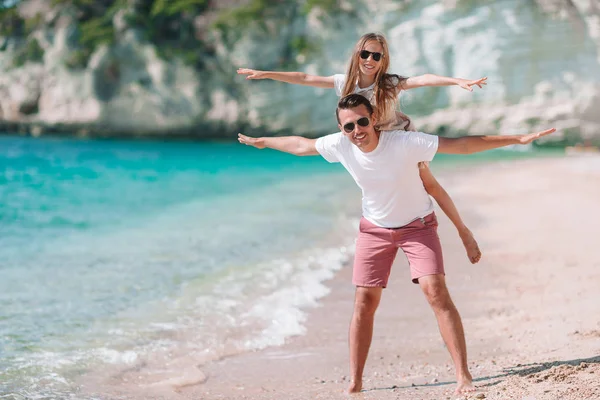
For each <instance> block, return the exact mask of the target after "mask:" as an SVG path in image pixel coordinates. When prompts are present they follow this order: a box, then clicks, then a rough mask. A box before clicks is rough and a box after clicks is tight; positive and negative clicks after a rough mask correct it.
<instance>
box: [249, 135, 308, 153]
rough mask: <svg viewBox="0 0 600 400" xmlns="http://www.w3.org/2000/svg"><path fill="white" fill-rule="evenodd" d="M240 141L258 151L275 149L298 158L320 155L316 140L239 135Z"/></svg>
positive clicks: (294, 137)
mask: <svg viewBox="0 0 600 400" xmlns="http://www.w3.org/2000/svg"><path fill="white" fill-rule="evenodd" d="M238 141H239V142H240V143H242V144H245V145H247V146H254V147H256V148H257V149H264V148H265V147H266V148H269V149H274V150H279V151H283V152H285V153H290V154H294V155H296V156H316V155H318V154H319V152H318V151H317V148H316V146H315V143H316V141H317V140H316V139H308V138H305V137H302V136H279V137H259V138H253V137H250V136H246V135H242V134H241V133H238Z"/></svg>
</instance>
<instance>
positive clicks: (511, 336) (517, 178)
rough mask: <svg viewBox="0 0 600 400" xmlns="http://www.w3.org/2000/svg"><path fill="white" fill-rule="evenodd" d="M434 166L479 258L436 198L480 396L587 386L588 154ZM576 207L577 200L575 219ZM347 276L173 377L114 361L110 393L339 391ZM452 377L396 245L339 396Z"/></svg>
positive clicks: (596, 214) (596, 364)
mask: <svg viewBox="0 0 600 400" xmlns="http://www.w3.org/2000/svg"><path fill="white" fill-rule="evenodd" d="M474 170H475V171H474ZM434 172H435V173H436V176H437V177H438V179H439V180H440V182H441V183H442V185H443V186H444V187H445V188H446V189H447V190H448V192H449V193H450V194H451V196H452V198H453V199H454V201H455V202H456V204H457V207H458V209H459V211H460V212H461V215H462V217H463V219H464V220H465V222H466V223H467V225H468V226H469V228H470V229H471V230H472V231H473V232H474V234H475V237H476V238H477V240H478V241H479V244H480V247H481V248H482V252H483V258H482V261H481V262H480V263H479V264H476V265H471V264H470V263H469V262H468V260H467V258H466V255H465V253H464V249H463V247H462V243H461V242H460V239H459V237H458V235H457V233H456V232H455V230H454V227H453V226H452V225H451V223H450V222H449V220H448V219H447V218H446V216H445V215H444V214H443V213H442V212H441V211H440V210H438V209H436V213H437V215H438V217H439V219H440V227H439V234H440V237H441V240H442V246H443V249H444V257H445V262H446V269H447V274H448V275H447V280H448V286H449V289H450V291H451V294H452V296H453V299H454V301H455V303H456V305H457V308H458V310H459V312H460V313H461V315H462V318H463V323H464V325H465V331H466V336H467V347H468V351H469V366H470V369H471V373H472V374H473V376H474V378H475V383H476V385H478V386H479V387H480V388H481V389H482V391H483V392H482V393H483V395H484V396H485V398H488V399H513V398H514V399H522V398H524V397H526V396H532V397H531V398H535V399H537V400H540V399H556V398H561V399H580V398H597V397H600V389H599V388H597V385H594V384H593V383H594V380H593V378H596V381H597V379H598V374H600V357H599V356H598V354H599V352H600V340H599V339H600V321H599V319H598V318H597V317H596V318H594V316H597V315H600V305H599V304H597V301H595V298H596V296H595V293H596V292H597V290H596V288H597V287H598V285H599V284H600V273H598V271H600V256H598V255H596V254H594V253H593V252H591V253H590V252H587V251H585V250H586V249H593V248H594V247H593V243H594V242H595V241H594V238H593V237H594V234H593V232H594V231H597V227H598V226H600V211H598V210H596V209H595V208H594V207H593V205H594V204H595V203H596V202H597V201H598V199H600V187H593V185H590V184H589V183H588V182H593V180H592V179H595V181H596V182H599V181H600V157H596V156H591V157H589V158H588V157H548V158H534V159H524V160H517V161H515V160H511V161H505V162H502V161H500V162H492V163H487V164H485V165H477V167H476V168H473V166H457V167H456V168H455V169H454V168H453V169H452V170H451V171H448V172H444V171H441V172H438V171H434ZM490 182H493V185H490ZM565 187H567V188H565ZM584 194H585V195H584ZM580 210H585V212H586V218H585V221H584V222H586V224H583V225H582V224H581V223H580V222H581V221H579V220H578V216H579V215H580ZM558 211H560V212H558ZM580 230H581V231H582V232H581V233H580V232H579V231H580ZM575 238H576V239H575ZM565 243H566V244H567V245H565ZM550 267H551V268H550ZM350 275H351V266H348V265H346V266H345V267H344V268H342V269H341V270H340V271H338V273H337V274H336V275H335V277H334V278H333V279H331V280H329V281H327V282H326V283H325V284H326V285H327V286H328V287H329V288H330V290H331V291H330V293H329V295H327V296H326V297H324V298H322V299H321V301H320V303H319V306H318V307H317V308H313V309H309V310H306V313H307V315H308V318H307V322H306V325H305V326H306V331H307V333H306V334H305V335H303V336H295V337H292V338H290V339H288V340H287V341H286V343H285V344H284V345H282V346H280V347H271V348H266V349H264V350H259V351H255V352H251V353H246V354H242V355H237V356H233V357H228V358H224V359H221V360H220V361H216V362H213V363H211V364H207V365H202V366H197V369H198V370H199V371H201V374H202V378H203V379H199V380H197V381H196V382H192V381H190V382H189V384H188V385H185V384H184V385H180V386H179V387H177V388H175V389H174V388H173V387H172V386H169V385H158V386H155V385H147V386H145V387H141V386H140V385H137V384H135V383H131V382H135V381H134V379H135V376H136V371H125V372H124V373H123V374H120V376H119V377H115V378H118V379H117V381H118V382H117V383H119V385H118V386H117V388H115V389H114V390H115V391H114V392H112V393H111V394H114V395H115V396H116V395H118V396H124V397H125V398H140V399H141V398H146V399H147V398H167V399H171V398H173V399H188V398H189V399H199V398H200V399H273V400H274V399H296V398H297V399H300V398H302V399H306V398H310V399H338V398H348V396H347V395H345V389H346V387H347V385H348V378H347V375H348V354H347V353H348V350H347V330H348V324H349V320H350V316H351V312H352V301H353V294H354V287H353V286H352V285H351V283H350ZM582 362H583V364H582ZM454 382H455V378H454V370H453V367H452V364H451V359H450V356H449V354H448V353H447V351H446V349H445V347H444V345H443V343H442V340H441V337H440V335H439V333H438V330H437V325H436V322H435V318H434V316H433V313H432V312H431V310H430V309H429V306H428V305H427V304H426V301H425V298H424V296H423V295H422V294H421V293H420V289H419V288H418V286H417V285H414V284H412V283H411V282H410V278H409V271H408V268H407V264H406V261H405V258H404V257H403V256H402V255H401V254H399V255H398V257H397V260H396V263H395V264H394V267H393V270H392V276H391V278H390V284H389V287H388V288H387V289H386V290H385V291H384V296H383V298H382V303H381V305H380V307H379V310H378V312H377V316H376V320H375V332H374V337H373V344H372V347H371V351H370V354H369V358H368V360H367V365H366V368H365V375H364V385H363V386H364V389H365V390H364V391H363V392H362V393H361V394H359V395H356V396H352V398H361V399H363V398H364V399H414V398H415V397H416V398H423V399H444V398H456V396H455V395H454V394H453V390H454V385H455V384H454ZM98 383H100V382H98ZM96 389H98V387H96ZM476 394H477V393H476ZM476 394H474V395H472V396H469V397H470V398H475V395H476ZM578 396H579V397H578ZM581 396H587V397H581ZM592 396H595V397H592Z"/></svg>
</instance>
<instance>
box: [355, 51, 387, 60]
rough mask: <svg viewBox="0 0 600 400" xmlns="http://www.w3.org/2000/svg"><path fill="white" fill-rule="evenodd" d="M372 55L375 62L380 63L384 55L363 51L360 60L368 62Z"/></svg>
mask: <svg viewBox="0 0 600 400" xmlns="http://www.w3.org/2000/svg"><path fill="white" fill-rule="evenodd" d="M370 55H372V56H373V60H375V61H379V60H381V57H383V54H381V53H374V52H372V51H369V50H361V51H360V58H362V59H363V60H366V59H367V58H369V56H370Z"/></svg>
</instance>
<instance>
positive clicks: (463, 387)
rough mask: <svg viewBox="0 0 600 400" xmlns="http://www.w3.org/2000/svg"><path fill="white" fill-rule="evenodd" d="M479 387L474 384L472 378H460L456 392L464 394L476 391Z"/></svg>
mask: <svg viewBox="0 0 600 400" xmlns="http://www.w3.org/2000/svg"><path fill="white" fill-rule="evenodd" d="M477 390H478V389H477V388H476V387H475V386H473V381H472V379H460V380H459V381H458V386H456V391H455V393H456V394H458V395H464V394H469V393H473V392H476V391H477Z"/></svg>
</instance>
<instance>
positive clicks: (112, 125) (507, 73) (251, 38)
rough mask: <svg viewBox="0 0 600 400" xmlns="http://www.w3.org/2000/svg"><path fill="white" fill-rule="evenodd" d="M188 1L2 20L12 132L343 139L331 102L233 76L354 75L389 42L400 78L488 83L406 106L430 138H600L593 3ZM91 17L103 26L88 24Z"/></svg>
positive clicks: (411, 97)
mask: <svg viewBox="0 0 600 400" xmlns="http://www.w3.org/2000/svg"><path fill="white" fill-rule="evenodd" d="M88 3H89V2H88ZM185 3H186V4H188V6H189V4H195V5H194V7H195V8H193V9H177V8H175V5H176V4H177V2H165V1H162V0H155V1H154V2H152V1H142V0H117V1H104V2H91V3H90V4H93V5H94V7H96V8H90V7H91V6H89V5H88V6H85V4H86V2H85V1H82V0H80V1H79V2H76V1H70V2H59V1H55V0H54V1H50V0H23V1H21V2H18V3H17V5H16V6H15V7H13V8H11V10H12V12H13V15H12V17H11V18H12V19H11V18H8V17H6V13H7V12H8V11H7V10H4V11H3V13H4V14H5V15H4V16H2V18H3V20H2V26H1V27H0V70H1V71H2V74H1V75H0V120H2V121H3V122H2V123H3V125H4V129H3V130H16V131H23V132H31V133H32V134H34V135H37V134H42V133H44V132H52V131H55V132H69V133H70V132H75V133H78V134H80V135H87V134H90V135H92V134H100V135H173V136H175V135H182V134H185V135H193V136H197V137H200V138H204V137H205V138H208V137H210V138H214V137H227V136H233V135H235V134H236V133H237V132H238V131H240V130H243V131H245V132H263V133H269V134H279V133H293V134H305V135H311V136H315V135H321V134H326V133H331V132H333V131H335V130H336V124H335V119H334V114H333V112H334V107H335V101H336V98H335V94H334V93H333V91H331V90H318V89H313V88H307V87H302V86H292V85H286V84H283V83H278V82H271V81H246V80H244V79H243V77H241V76H240V77H238V76H237V75H236V74H235V70H236V68H237V67H238V66H247V67H253V68H258V69H288V70H302V71H306V72H309V73H315V74H323V75H330V74H333V73H342V72H344V71H345V62H346V60H347V59H348V57H349V54H350V51H351V49H352V47H353V45H354V43H355V41H356V40H357V39H358V37H360V35H362V34H363V33H365V32H368V31H380V32H383V33H385V34H386V36H387V38H388V40H389V42H390V46H391V48H390V51H391V53H392V57H391V70H392V71H393V72H396V73H399V74H402V75H408V76H411V75H417V74H422V73H427V72H429V73H435V74H440V75H450V76H458V77H468V78H477V77H481V76H488V82H489V84H488V87H487V88H485V89H484V90H482V91H476V92H474V93H469V92H466V91H464V90H461V89H459V88H456V87H450V88H426V89H425V88H424V89H416V90H413V91H409V92H407V93H405V94H404V95H403V97H402V107H403V108H404V111H405V112H406V113H408V114H409V115H411V116H413V117H415V119H416V123H417V126H418V127H419V128H420V129H422V130H424V131H437V132H441V131H446V132H448V133H449V134H452V133H456V132H468V133H474V134H475V133H494V132H504V133H511V132H516V131H526V130H529V129H538V128H545V127H547V126H557V127H558V128H561V131H562V133H563V135H565V137H566V138H567V139H569V140H571V141H573V140H578V138H580V137H584V138H587V137H591V138H598V137H600V55H599V52H600V7H599V6H598V5H597V3H596V2H595V0H572V1H570V0H555V1H543V0H538V1H527V2H525V1H520V0H502V1H479V2H473V1H467V0H462V1H461V0H456V1H451V0H445V1H430V0H421V1H418V2H417V1H409V0H406V1H403V2H390V1H381V0H369V1H367V0H348V1H344V2H337V1H314V0H313V1H310V0H307V1H306V2H279V1H269V0H252V1H245V2H244V1H239V2H235V1H231V2H215V4H214V5H213V4H211V2H210V1H201V0H199V1H195V2H194V1H193V0H191V1H187V2H185ZM217 3H218V5H217ZM161 5H162V7H163V8H162V9H161V8H159V6H161ZM167 5H168V6H170V7H171V8H170V9H168V8H166V7H167ZM84 6H85V7H88V8H87V9H86V8H84ZM186 7H187V6H186ZM82 10H83V11H82ZM156 10H159V12H157V11H156ZM9 11H10V10H9ZM86 13H87V14H86ZM94 13H96V14H101V15H102V19H99V18H96V19H91V17H90V15H92V16H93V15H96V14H94ZM86 15H87V19H86ZM7 21H8V22H10V23H7ZM90 21H91V22H90ZM11 24H12V25H11ZM19 24H20V25H19ZM156 26H160V27H161V28H160V30H156ZM152 27H154V28H152ZM11 28H12V29H11ZM152 29H154V31H152ZM19 30H20V31H19ZM15 31H17V32H15ZM166 38H167V39H168V38H170V40H166Z"/></svg>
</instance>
